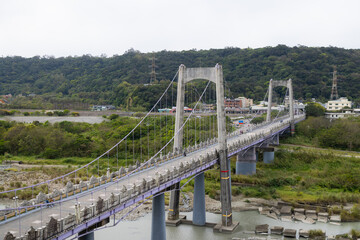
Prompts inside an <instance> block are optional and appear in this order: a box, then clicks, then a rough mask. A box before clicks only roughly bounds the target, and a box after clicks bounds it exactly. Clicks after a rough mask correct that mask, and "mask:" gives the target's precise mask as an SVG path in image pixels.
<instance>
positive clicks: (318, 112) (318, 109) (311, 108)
mask: <svg viewBox="0 0 360 240" xmlns="http://www.w3.org/2000/svg"><path fill="white" fill-rule="evenodd" d="M325 110H326V109H325V108H324V107H323V106H321V105H320V104H319V103H314V102H310V103H307V105H306V106H305V112H306V116H307V117H310V116H311V117H320V116H324V115H325Z"/></svg>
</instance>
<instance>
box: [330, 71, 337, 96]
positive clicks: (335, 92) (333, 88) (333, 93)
mask: <svg viewBox="0 0 360 240" xmlns="http://www.w3.org/2000/svg"><path fill="white" fill-rule="evenodd" d="M338 98H339V95H338V90H337V76H336V67H335V66H334V71H333V83H332V87H331V96H330V100H336V99H338Z"/></svg>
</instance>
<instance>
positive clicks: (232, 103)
mask: <svg viewBox="0 0 360 240" xmlns="http://www.w3.org/2000/svg"><path fill="white" fill-rule="evenodd" d="M253 104H254V101H253V100H252V99H250V98H246V97H238V98H235V99H231V98H226V99H225V108H248V107H250V106H252V105H253Z"/></svg>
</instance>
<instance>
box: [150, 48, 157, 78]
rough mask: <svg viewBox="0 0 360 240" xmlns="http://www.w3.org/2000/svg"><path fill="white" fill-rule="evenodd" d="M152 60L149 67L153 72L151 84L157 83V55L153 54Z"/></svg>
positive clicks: (151, 73)
mask: <svg viewBox="0 0 360 240" xmlns="http://www.w3.org/2000/svg"><path fill="white" fill-rule="evenodd" d="M150 60H151V65H150V66H149V67H151V72H150V84H152V83H154V82H156V72H155V69H156V68H157V66H156V64H155V60H156V58H155V54H153V56H152V58H150Z"/></svg>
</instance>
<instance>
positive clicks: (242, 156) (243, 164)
mask: <svg viewBox="0 0 360 240" xmlns="http://www.w3.org/2000/svg"><path fill="white" fill-rule="evenodd" d="M236 158H237V159H236V174H237V175H252V174H255V173H256V151H255V147H250V148H249V149H247V150H245V151H244V152H240V153H238V155H237V156H236Z"/></svg>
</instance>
